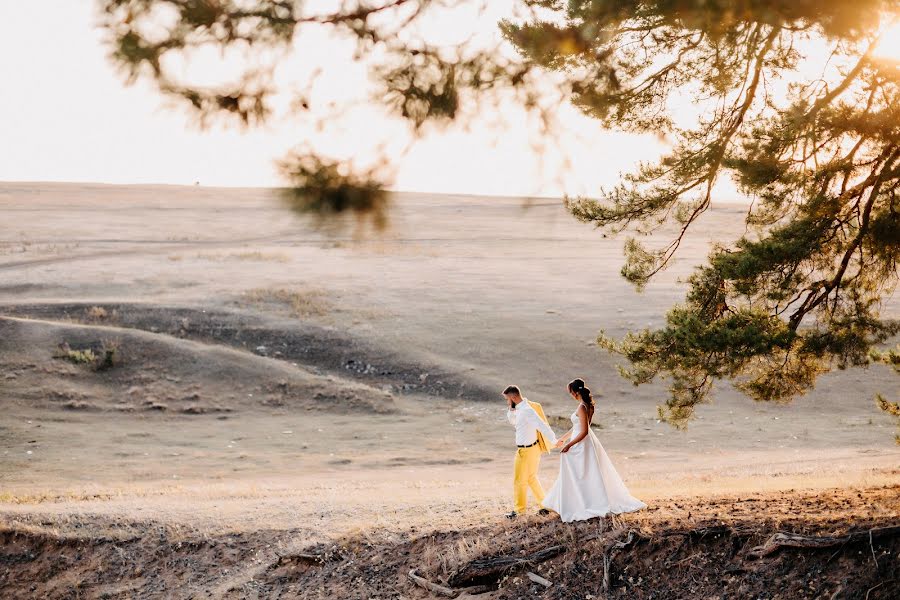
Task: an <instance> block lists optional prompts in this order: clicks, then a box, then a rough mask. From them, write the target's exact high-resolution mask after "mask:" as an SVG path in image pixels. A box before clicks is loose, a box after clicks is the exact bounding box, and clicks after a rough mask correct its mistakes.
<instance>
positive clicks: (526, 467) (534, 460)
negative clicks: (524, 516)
mask: <svg viewBox="0 0 900 600" xmlns="http://www.w3.org/2000/svg"><path fill="white" fill-rule="evenodd" d="M540 465H541V449H540V447H539V446H537V445H535V446H532V447H530V448H519V449H517V450H516V460H515V462H514V463H513V500H514V502H515V510H516V512H517V513H523V512H525V507H526V505H527V503H528V488H531V493H532V494H534V498H535V500H537V501H538V504H539V505H542V503H543V502H544V488H542V487H541V482H540V481H539V480H538V467H539V466H540Z"/></svg>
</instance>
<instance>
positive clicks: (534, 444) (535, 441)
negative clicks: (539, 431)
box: [518, 440, 537, 448]
mask: <svg viewBox="0 0 900 600" xmlns="http://www.w3.org/2000/svg"><path fill="white" fill-rule="evenodd" d="M532 446H537V440H534V442H533V443H531V444H528V445H527V446H521V445H520V446H518V447H519V448H531V447H532Z"/></svg>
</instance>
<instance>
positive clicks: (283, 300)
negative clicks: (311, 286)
mask: <svg viewBox="0 0 900 600" xmlns="http://www.w3.org/2000/svg"><path fill="white" fill-rule="evenodd" d="M244 302H245V303H246V304H250V305H257V306H258V305H265V304H275V305H280V306H282V307H286V308H288V309H289V310H290V313H291V314H292V315H293V316H295V317H318V316H323V315H325V314H328V312H329V311H330V309H331V305H330V303H329V302H328V299H327V297H326V295H325V293H324V292H322V291H321V290H303V291H299V290H290V289H285V288H276V289H267V288H258V289H255V290H250V291H249V292H246V293H245V294H244Z"/></svg>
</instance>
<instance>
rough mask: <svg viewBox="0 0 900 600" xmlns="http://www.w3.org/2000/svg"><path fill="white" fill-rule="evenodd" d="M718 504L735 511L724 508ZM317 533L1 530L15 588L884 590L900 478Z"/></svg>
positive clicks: (1, 590) (542, 592)
mask: <svg viewBox="0 0 900 600" xmlns="http://www.w3.org/2000/svg"><path fill="white" fill-rule="evenodd" d="M679 506H682V508H678V507H679ZM692 512H693V513H694V514H695V515H697V516H691V514H692ZM716 514H720V515H722V518H718V519H712V518H710V517H712V516H713V515H716ZM56 527H60V529H63V530H68V532H66V533H63V534H60V533H55V532H53V530H54V529H55V528H56ZM92 530H93V531H94V533H93V534H92V533H91V531H92ZM75 532H77V533H75ZM779 532H780V534H781V537H778V536H777V535H776V534H779ZM785 532H791V533H793V534H795V535H794V536H793V537H791V536H786V535H784V533H785ZM304 536H305V532H304V531H303V530H300V529H297V530H290V531H265V532H253V533H250V534H247V533H244V534H218V535H210V534H208V533H202V532H191V531H188V532H185V531H173V530H172V529H171V528H166V527H164V526H162V525H160V524H158V523H130V524H122V523H114V524H110V523H104V522H101V521H99V520H98V521H97V522H96V523H93V524H92V523H89V522H78V523H71V522H70V523H68V524H62V525H60V524H58V523H51V522H43V523H40V524H37V523H36V524H34V525H32V526H25V525H23V524H22V523H21V522H19V524H17V525H16V526H11V525H7V526H6V527H5V528H3V529H2V531H0V564H2V565H3V566H4V569H2V570H0V595H2V596H3V597H10V598H12V597H15V598H27V597H35V598H68V597H71V596H72V595H73V594H76V595H78V596H79V597H85V598H96V597H104V598H149V597H158V596H165V597H170V598H202V597H215V598H219V597H227V598H276V597H300V598H401V597H404V598H425V597H434V594H433V592H432V591H426V590H425V589H424V588H423V587H421V585H420V584H421V583H422V582H425V583H426V585H428V584H430V585H432V586H439V588H441V589H443V590H446V592H445V593H446V594H447V596H448V597H450V596H458V597H460V598H462V597H476V598H484V599H489V598H494V599H499V598H503V599H507V598H508V599H512V598H524V597H540V598H554V599H560V600H561V599H563V598H566V599H569V598H592V597H593V598H603V597H606V598H623V599H624V598H629V599H632V598H637V599H642V598H646V599H650V598H659V599H662V598H666V599H668V598H719V599H720V600H725V599H727V598H735V599H737V598H767V599H775V598H784V599H788V598H791V599H793V598H822V597H825V598H834V599H835V600H838V599H846V600H849V599H852V598H859V599H861V600H862V599H864V598H867V599H868V600H878V599H887V598H896V597H897V594H898V593H900V561H898V560H897V557H898V552H900V487H898V486H890V487H883V488H872V489H867V490H848V489H837V490H828V491H825V492H820V493H817V494H813V493H786V494H777V495H770V496H763V495H755V496H751V497H747V498H740V499H738V498H720V499H715V500H713V501H711V502H708V503H703V504H702V505H701V504H700V503H697V504H696V505H695V506H692V507H688V506H686V505H684V504H683V501H679V500H673V501H671V502H668V503H664V504H661V505H657V506H656V507H655V510H650V511H646V512H642V513H638V514H634V515H627V516H625V517H621V518H618V517H616V518H612V519H606V520H593V521H588V522H582V523H575V524H564V523H561V522H559V521H558V520H556V519H545V518H523V519H520V520H519V521H517V522H514V523H507V522H494V523H493V524H487V525H482V526H478V527H475V528H470V529H463V530H456V531H435V532H424V533H422V532H412V531H411V532H410V533H409V535H408V536H402V535H398V534H396V533H394V534H387V533H384V534H378V533H375V532H366V534H365V535H360V536H356V537H350V538H343V539H340V540H334V541H331V542H327V543H319V544H315V545H310V544H304V542H303V540H304ZM773 536H775V537H773ZM773 540H775V541H777V540H782V541H784V540H788V545H784V546H778V545H777V544H775V543H774V542H773ZM790 544H794V545H793V546H792V545H790ZM411 571H414V575H415V576H416V577H418V578H419V579H418V580H417V581H418V582H419V583H417V582H416V581H413V578H411V577H410V572H411ZM528 572H531V573H532V574H534V575H537V576H538V577H537V578H534V579H533V578H530V577H528V576H527V574H528ZM540 580H544V581H543V583H542V582H540ZM548 583H549V585H547V584H548ZM448 586H452V587H448ZM437 593H438V594H439V595H440V594H441V592H440V591H438V592H437Z"/></svg>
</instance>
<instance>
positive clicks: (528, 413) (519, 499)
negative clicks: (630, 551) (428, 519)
mask: <svg viewBox="0 0 900 600" xmlns="http://www.w3.org/2000/svg"><path fill="white" fill-rule="evenodd" d="M568 391H569V395H570V396H572V398H573V399H574V400H576V401H577V402H578V408H576V409H575V412H574V413H572V416H571V419H572V428H571V429H570V430H569V431H568V432H567V433H566V434H565V435H563V436H562V437H560V438H559V439H557V437H556V434H555V433H553V430H552V429H551V428H550V425H549V424H548V423H547V418H546V417H545V416H544V411H543V409H542V408H541V405H540V404H538V403H537V402H531V401H529V400H528V399H527V398H525V397H523V396H522V393H521V391H520V390H519V388H518V387H516V386H514V385H511V386H509V387H507V388H506V389H505V390H503V396H504V397H505V398H506V402H507V406H508V410H507V413H506V416H507V419H508V420H509V422H510V424H512V425H513V426H515V428H516V446H518V449H517V450H516V458H515V463H514V477H513V499H514V505H515V509H514V510H513V512H511V513H509V514H507V515H506V516H507V517H508V518H510V519H514V518H516V517H517V516H518V515H520V514H522V513H524V512H525V507H526V499H527V495H528V489H529V488H530V489H531V493H532V494H534V497H535V499H536V500H537V501H538V504H539V505H540V507H541V508H540V511H539V514H542V515H547V514H550V511H551V510H552V511H554V512H556V513H557V514H559V516H560V518H561V519H562V520H563V522H565V523H570V522H572V521H583V520H585V519H592V518H594V517H603V516H605V515H607V514H610V513H613V514H619V513H625V512H632V511H635V510H640V509H642V508H645V507H646V506H647V505H646V504H644V503H643V502H641V501H640V500H638V499H637V498H635V497H633V496H632V495H631V494H630V493H629V492H628V489H627V488H626V487H625V484H624V483H623V482H622V478H621V477H619V474H618V473H617V472H616V469H615V467H613V464H612V462H611V461H610V460H609V456H607V455H606V451H605V450H604V449H603V446H602V445H601V444H600V440H599V439H598V438H597V436H596V435H595V434H594V432H593V431H591V419H592V418H593V417H594V400H593V398H592V397H591V390H590V389H588V388H587V387H586V386H585V384H584V381H583V380H581V379H575V380H573V381H572V382H570V383H569V385H568ZM551 447H556V448H559V451H560V462H559V477H557V479H556V482H555V483H554V484H553V487H552V488H550V492H549V493H547V494H546V495H545V494H544V489H543V488H542V487H541V482H540V481H539V480H538V467H539V466H540V462H541V454H542V453H544V452H550V449H551Z"/></svg>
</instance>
